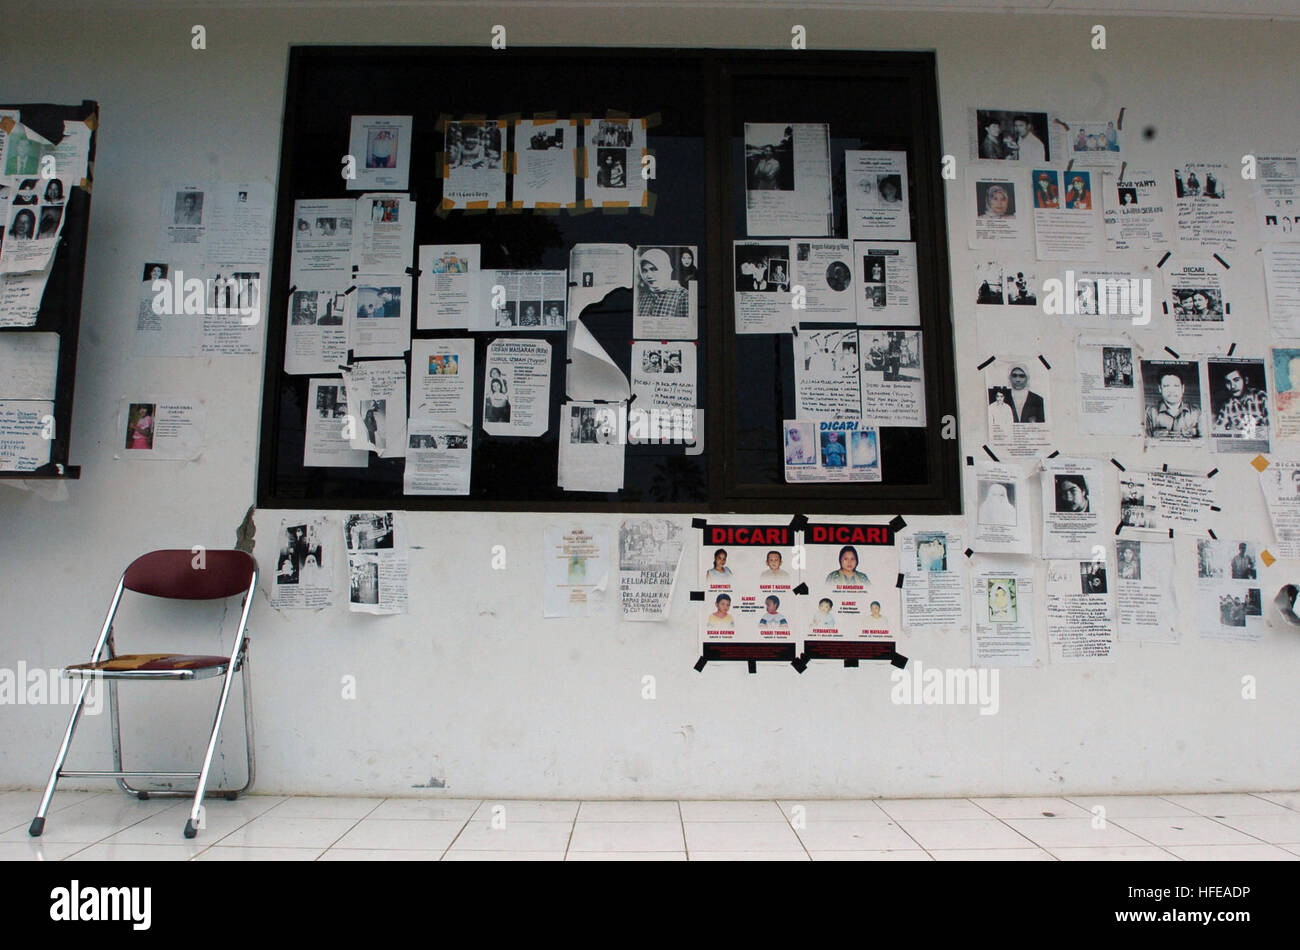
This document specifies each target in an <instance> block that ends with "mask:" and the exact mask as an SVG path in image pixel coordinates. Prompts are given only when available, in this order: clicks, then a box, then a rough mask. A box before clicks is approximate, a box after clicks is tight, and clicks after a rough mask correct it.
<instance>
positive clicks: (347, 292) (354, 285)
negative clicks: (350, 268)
mask: <svg viewBox="0 0 1300 950" xmlns="http://www.w3.org/2000/svg"><path fill="white" fill-rule="evenodd" d="M356 289H357V285H356V284H353V285H352V286H351V287H349V288H348V289H347V290H345V291H343V296H345V297H346V296H347V295H348V294H350V293H352V291H354V290H356Z"/></svg>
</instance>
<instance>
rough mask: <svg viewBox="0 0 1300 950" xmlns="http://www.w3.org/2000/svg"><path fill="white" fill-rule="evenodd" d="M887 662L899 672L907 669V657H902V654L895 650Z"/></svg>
mask: <svg viewBox="0 0 1300 950" xmlns="http://www.w3.org/2000/svg"><path fill="white" fill-rule="evenodd" d="M889 662H890V663H892V664H893V665H894V666H896V667H898V668H899V669H900V670H902V669H906V668H907V657H905V656H903V654H901V653H899V652H898V651H897V650H895V651H894V655H893V656H891V657H890V658H889Z"/></svg>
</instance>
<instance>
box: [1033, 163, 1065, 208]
mask: <svg viewBox="0 0 1300 950" xmlns="http://www.w3.org/2000/svg"><path fill="white" fill-rule="evenodd" d="M1033 174H1034V207H1035V208H1044V209H1046V208H1059V207H1061V183H1060V178H1059V173H1058V172H1057V171H1056V169H1054V168H1036V169H1034V173H1033Z"/></svg>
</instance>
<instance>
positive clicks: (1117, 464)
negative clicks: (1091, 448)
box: [1110, 458, 1128, 472]
mask: <svg viewBox="0 0 1300 950" xmlns="http://www.w3.org/2000/svg"><path fill="white" fill-rule="evenodd" d="M1110 464H1111V465H1114V466H1115V467H1116V468H1117V469H1119V470H1120V471H1121V472H1127V471H1128V469H1126V468H1125V467H1124V466H1123V465H1121V464H1119V459H1116V458H1112V459H1111V460H1110Z"/></svg>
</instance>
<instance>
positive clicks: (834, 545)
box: [803, 523, 900, 659]
mask: <svg viewBox="0 0 1300 950" xmlns="http://www.w3.org/2000/svg"><path fill="white" fill-rule="evenodd" d="M803 541H804V556H805V558H806V562H807V563H806V566H805V569H804V574H805V576H806V577H807V579H808V595H809V596H808V601H809V620H808V622H807V624H806V625H805V628H804V651H803V655H804V658H805V659H809V658H811V659H840V658H843V659H853V658H863V657H865V658H872V657H880V656H892V655H893V652H894V640H895V637H896V636H897V633H898V623H899V619H900V607H899V597H898V587H897V586H896V582H897V578H898V555H897V554H896V553H895V552H894V547H893V545H894V532H893V529H892V528H890V527H889V525H887V524H886V525H881V524H858V523H834V524H810V525H808V527H807V528H806V529H804V537H803Z"/></svg>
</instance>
